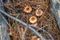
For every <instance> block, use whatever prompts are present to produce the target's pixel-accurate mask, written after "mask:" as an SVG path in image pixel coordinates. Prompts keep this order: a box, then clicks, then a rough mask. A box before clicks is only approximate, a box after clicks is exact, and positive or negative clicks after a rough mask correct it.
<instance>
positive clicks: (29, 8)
mask: <svg viewBox="0 0 60 40" xmlns="http://www.w3.org/2000/svg"><path fill="white" fill-rule="evenodd" d="M31 11H32V7H31V6H28V5H27V6H26V7H24V12H26V13H30V12H31Z"/></svg>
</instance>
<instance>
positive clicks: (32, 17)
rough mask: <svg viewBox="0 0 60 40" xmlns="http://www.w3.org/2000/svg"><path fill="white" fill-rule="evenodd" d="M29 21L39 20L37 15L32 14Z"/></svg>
mask: <svg viewBox="0 0 60 40" xmlns="http://www.w3.org/2000/svg"><path fill="white" fill-rule="evenodd" d="M29 21H30V23H36V22H37V17H36V16H31V17H30V19H29Z"/></svg>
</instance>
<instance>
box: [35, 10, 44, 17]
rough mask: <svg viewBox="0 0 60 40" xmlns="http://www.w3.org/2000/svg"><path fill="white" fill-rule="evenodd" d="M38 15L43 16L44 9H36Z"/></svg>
mask: <svg viewBox="0 0 60 40" xmlns="http://www.w3.org/2000/svg"><path fill="white" fill-rule="evenodd" d="M35 13H36V16H41V15H42V14H43V11H42V10H41V9H37V10H36V12H35Z"/></svg>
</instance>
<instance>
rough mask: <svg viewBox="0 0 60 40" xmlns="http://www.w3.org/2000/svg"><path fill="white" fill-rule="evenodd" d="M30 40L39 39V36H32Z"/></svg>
mask: <svg viewBox="0 0 60 40" xmlns="http://www.w3.org/2000/svg"><path fill="white" fill-rule="evenodd" d="M32 40H41V38H38V37H37V36H32Z"/></svg>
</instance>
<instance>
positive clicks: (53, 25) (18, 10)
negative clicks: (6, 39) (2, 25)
mask: <svg viewBox="0 0 60 40" xmlns="http://www.w3.org/2000/svg"><path fill="white" fill-rule="evenodd" d="M3 6H4V8H5V10H6V12H8V13H9V14H10V15H11V16H14V17H16V16H17V14H18V15H19V16H18V17H17V18H18V19H21V20H22V21H23V22H25V23H27V24H32V23H30V22H29V18H30V17H31V16H36V15H35V12H36V10H37V9H38V8H39V9H40V10H42V11H43V14H42V15H41V16H36V17H37V19H38V20H37V22H36V23H37V26H39V27H40V28H44V29H45V30H47V31H48V32H50V34H51V35H52V36H53V38H54V39H55V40H60V38H59V37H60V32H59V28H58V25H57V21H56V19H55V17H54V15H53V14H52V13H51V11H50V10H49V9H50V4H49V0H8V1H7V2H6V3H4V4H3ZM26 6H30V7H31V8H32V10H30V11H29V9H28V10H25V11H24V8H25V7H26ZM27 11H29V12H28V13H27ZM8 22H9V24H10V26H9V29H8V33H9V35H10V37H11V40H22V34H23V32H24V30H26V33H25V37H24V38H25V39H26V40H32V36H36V35H35V34H34V33H33V32H32V31H31V30H29V29H28V28H26V29H25V28H24V26H23V25H22V24H20V23H18V22H16V21H14V20H12V19H10V18H8ZM14 23H16V24H15V25H14ZM36 30H37V31H38V32H39V33H41V34H42V35H43V36H44V37H45V38H46V39H47V40H48V39H49V37H48V36H47V34H45V33H43V32H42V31H41V30H38V29H36Z"/></svg>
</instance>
